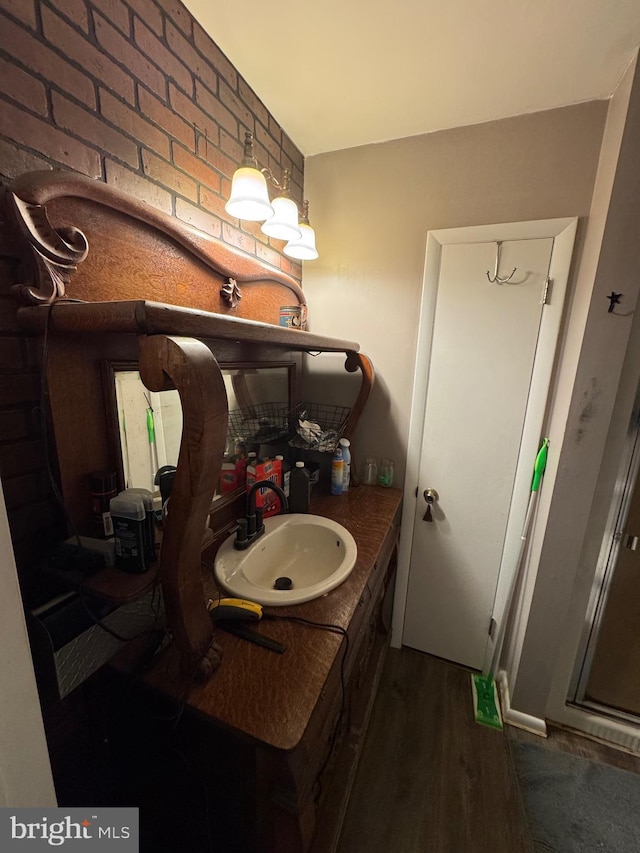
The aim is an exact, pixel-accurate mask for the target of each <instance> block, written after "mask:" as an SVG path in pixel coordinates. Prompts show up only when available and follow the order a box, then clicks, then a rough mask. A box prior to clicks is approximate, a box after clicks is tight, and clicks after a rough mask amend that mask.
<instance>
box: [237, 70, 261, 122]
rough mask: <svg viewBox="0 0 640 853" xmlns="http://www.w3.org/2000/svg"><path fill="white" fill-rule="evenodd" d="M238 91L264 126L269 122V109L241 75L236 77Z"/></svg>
mask: <svg viewBox="0 0 640 853" xmlns="http://www.w3.org/2000/svg"><path fill="white" fill-rule="evenodd" d="M238 92H239V93H240V97H241V98H242V100H243V101H244V102H245V104H246V105H247V106H248V107H249V109H250V110H251V112H252V113H253V114H254V116H255V117H256V118H257V119H258V121H261V122H262V124H264V125H265V127H266V125H267V124H268V123H269V110H268V109H267V108H266V107H265V105H264V104H263V103H262V101H261V100H260V98H259V97H258V96H257V95H256V93H255V92H254V91H253V89H252V88H251V86H249V84H248V83H247V82H246V80H244V78H243V77H239V78H238Z"/></svg>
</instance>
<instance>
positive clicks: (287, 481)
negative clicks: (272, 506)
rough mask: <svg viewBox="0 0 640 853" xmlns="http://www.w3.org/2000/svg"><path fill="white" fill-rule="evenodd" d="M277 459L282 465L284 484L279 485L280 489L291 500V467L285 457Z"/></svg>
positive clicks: (277, 457)
mask: <svg viewBox="0 0 640 853" xmlns="http://www.w3.org/2000/svg"><path fill="white" fill-rule="evenodd" d="M276 459H277V460H279V461H280V462H281V464H282V482H281V483H279V486H280V488H281V489H282V491H283V492H284V496H285V498H287V500H289V494H290V485H291V465H290V463H289V462H287V460H286V459H285V458H284V456H280V455H279V454H278V456H276Z"/></svg>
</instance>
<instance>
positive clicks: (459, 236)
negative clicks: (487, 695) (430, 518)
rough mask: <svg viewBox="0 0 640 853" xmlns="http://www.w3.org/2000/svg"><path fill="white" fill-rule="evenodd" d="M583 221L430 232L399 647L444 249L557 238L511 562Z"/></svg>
mask: <svg viewBox="0 0 640 853" xmlns="http://www.w3.org/2000/svg"><path fill="white" fill-rule="evenodd" d="M577 224H578V220H577V217H567V218H562V219H541V220H531V221H525V222H510V223H497V224H492V225H477V226H475V225H474V226H467V227H462V228H447V229H439V230H434V231H429V232H428V233H427V240H426V252H425V266H424V276H423V287H422V296H421V303H420V318H419V324H418V339H417V346H416V360H415V369H414V376H413V393H412V400H411V416H410V420H409V436H408V444H407V463H406V471H405V481H404V499H403V510H402V524H401V529H400V542H399V548H398V572H397V577H396V587H395V599H394V610H393V622H392V636H391V644H392V645H393V646H395V647H396V648H399V647H400V646H401V645H402V636H403V633H404V619H405V606H406V601H407V590H408V585H409V569H410V562H411V551H412V547H413V525H414V518H415V512H416V501H417V500H418V486H419V484H418V475H419V470H420V454H421V448H422V436H423V433H424V418H425V407H426V401H427V390H428V384H429V380H428V373H429V364H430V359H431V343H432V339H433V326H434V321H435V311H436V301H437V292H438V279H439V275H440V260H441V255H442V247H443V246H445V245H451V244H458V243H486V242H497V241H499V240H500V241H505V240H527V239H531V240H533V239H539V238H549V237H551V238H554V245H553V250H552V253H551V262H550V266H549V279H550V280H551V286H550V288H549V295H548V302H547V304H546V305H545V310H544V311H543V316H542V321H541V325H540V332H539V336H538V346H537V349H536V358H535V362H534V368H533V372H532V377H531V385H530V393H529V400H528V402H527V409H526V414H525V425H524V430H523V435H522V440H521V446H520V453H519V457H518V465H517V469H516V479H515V486H514V493H513V498H512V502H511V510H510V512H509V519H508V522H507V529H508V530H509V534H508V539H509V541H508V542H506V543H505V549H504V555H503V560H502V563H503V564H505V562H506V557H507V555H510V554H511V553H512V552H513V549H514V547H515V548H516V549H517V548H519V541H517V540H519V537H520V532H521V528H520V529H517V528H516V522H517V519H518V518H520V517H521V518H522V519H523V518H524V512H526V504H527V499H528V495H529V492H530V488H531V474H532V471H533V461H534V459H535V455H536V452H537V449H538V445H539V442H540V439H541V437H542V430H543V426H544V423H545V416H546V409H547V400H548V398H549V394H550V385H551V379H552V374H553V370H554V365H555V363H556V350H557V342H558V338H559V334H560V326H561V323H562V318H563V316H564V304H565V294H566V291H567V286H568V281H569V272H570V268H571V259H572V255H573V247H574V242H575V235H576V229H577ZM425 377H426V380H425ZM549 452H550V453H553V448H551V447H550V448H549ZM523 507H524V508H523ZM516 533H517V538H516ZM516 553H517V551H516ZM512 576H513V571H506V570H501V572H500V575H499V578H498V585H497V590H496V596H495V601H494V607H493V618H494V619H495V620H496V623H497V628H499V625H500V622H501V620H502V618H503V617H504V611H505V604H506V599H507V596H508V591H509V587H510V583H511V578H512ZM497 633H498V632H497V631H496V632H494V636H496V635H497ZM491 651H492V650H491V649H490V648H489V649H487V654H490V653H491Z"/></svg>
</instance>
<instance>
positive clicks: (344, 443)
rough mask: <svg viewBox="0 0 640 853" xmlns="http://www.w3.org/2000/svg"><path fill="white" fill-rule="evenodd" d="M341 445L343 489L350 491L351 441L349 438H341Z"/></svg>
mask: <svg viewBox="0 0 640 853" xmlns="http://www.w3.org/2000/svg"><path fill="white" fill-rule="evenodd" d="M340 446H341V447H342V464H343V469H342V491H343V493H344V492H348V491H349V479H350V478H351V449H350V448H351V442H350V441H349V439H348V438H341V439H340Z"/></svg>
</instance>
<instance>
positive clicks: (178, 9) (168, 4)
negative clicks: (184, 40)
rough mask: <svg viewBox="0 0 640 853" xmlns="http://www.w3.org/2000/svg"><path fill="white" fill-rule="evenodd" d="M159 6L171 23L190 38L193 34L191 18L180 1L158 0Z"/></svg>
mask: <svg viewBox="0 0 640 853" xmlns="http://www.w3.org/2000/svg"><path fill="white" fill-rule="evenodd" d="M159 3H160V5H161V6H162V8H163V9H164V10H165V12H166V13H167V16H168V17H169V18H170V20H171V21H173V23H174V24H175V25H176V26H177V27H179V28H180V29H181V30H182V32H183V33H184V34H185V35H186V36H188V37H189V38H191V35H192V33H193V17H192V15H191V12H189V11H188V9H186V8H185V6H183V4H182V3H181V2H180V0H159Z"/></svg>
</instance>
